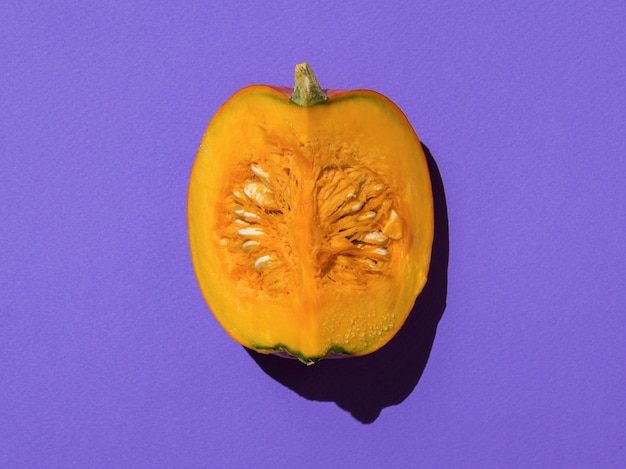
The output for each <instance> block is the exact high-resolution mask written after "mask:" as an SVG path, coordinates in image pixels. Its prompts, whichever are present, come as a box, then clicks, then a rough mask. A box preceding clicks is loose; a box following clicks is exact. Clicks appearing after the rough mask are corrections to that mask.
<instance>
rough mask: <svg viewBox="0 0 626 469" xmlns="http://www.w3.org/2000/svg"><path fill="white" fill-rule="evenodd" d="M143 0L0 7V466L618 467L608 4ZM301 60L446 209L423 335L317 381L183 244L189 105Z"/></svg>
mask: <svg viewBox="0 0 626 469" xmlns="http://www.w3.org/2000/svg"><path fill="white" fill-rule="evenodd" d="M87 3H91V2H87ZM164 3H169V4H168V5H164V4H163V3H162V4H153V3H151V2H145V3H140V2H127V3H123V2H110V3H109V2H93V4H91V5H89V4H82V3H77V4H76V5H75V6H69V3H68V4H66V5H65V6H60V5H61V4H57V5H56V6H55V5H54V4H53V3H46V2H43V3H42V2H8V3H6V2H5V3H4V4H3V6H0V17H2V18H3V20H2V27H1V28H0V71H1V73H0V386H1V387H0V467H3V468H4V467H7V468H14V467H15V468H21V467H25V468H26V467H28V468H33V467H46V468H49V467H64V468H68V467H107V468H109V467H141V468H143V467H150V468H154V467H185V468H195V467H298V468H309V467H311V468H316V467H402V468H404V467H524V468H528V467H603V468H612V467H616V468H617V467H626V397H625V396H626V288H625V286H626V242H625V241H626V188H625V187H626V184H625V181H626V156H625V155H626V28H624V21H625V20H626V6H624V5H626V4H624V3H623V2H616V1H613V2H610V1H607V2H564V1H557V2H548V4H546V2H529V1H526V2H492V1H486V2H409V1H407V2H386V3H374V2H372V3H370V4H367V3H365V2H356V1H345V2H277V3H274V4H271V5H270V4H267V5H266V4H264V3H263V2H247V3H244V2H230V1H229V2H186V3H180V4H179V5H176V4H175V2H164ZM303 61H308V62H309V63H310V64H311V65H312V66H313V68H314V70H315V72H316V75H317V77H318V79H319V80H320V82H321V84H322V86H324V87H327V88H343V89H353V88H369V89H375V90H377V91H379V92H381V93H383V94H385V95H387V96H388V97H389V98H390V99H392V100H393V101H394V102H395V103H396V104H398V106H400V107H401V108H402V110H403V111H404V112H405V114H406V115H407V117H408V119H409V120H410V121H411V123H412V125H413V126H414V128H415V130H416V131H417V133H418V135H419V136H420V138H421V139H422V141H423V142H424V144H425V145H426V146H427V148H428V150H429V151H430V154H431V156H432V161H431V163H432V164H433V165H434V168H435V169H436V171H437V172H438V173H439V174H440V177H441V181H442V185H440V187H439V193H438V197H439V204H440V205H439V208H440V209H441V210H442V211H441V213H440V215H442V216H443V218H440V220H439V221H440V224H441V226H440V227H442V229H443V228H445V227H446V223H445V222H446V221H447V224H448V226H449V233H444V235H442V236H441V237H440V243H441V244H440V248H441V252H442V257H441V259H440V261H441V265H439V267H438V270H437V275H438V276H439V281H440V282H442V283H441V284H440V285H439V288H438V289H435V290H432V291H431V294H432V298H430V297H429V299H428V301H426V300H424V304H423V305H422V310H424V307H427V306H429V305H432V304H434V302H435V301H437V302H438V303H437V304H438V305H440V306H441V308H442V309H441V311H438V312H437V314H438V315H439V316H441V318H440V321H439V322H438V327H437V329H436V335H434V339H433V337H430V336H429V337H426V336H427V335H428V334H426V333H420V330H422V329H420V327H422V325H423V323H421V322H419V321H422V319H420V318H412V320H413V321H414V322H413V323H412V325H411V326H410V328H408V329H407V330H406V331H405V330H403V333H404V335H403V336H402V337H400V339H399V342H398V344H400V345H397V344H396V345H395V348H393V347H394V346H393V345H390V348H389V350H388V351H387V352H385V349H383V350H382V351H381V355H379V358H371V359H370V360H371V361H369V362H367V361H363V360H361V359H355V360H357V361H355V362H353V363H354V364H353V365H349V366H351V367H352V368H350V370H351V371H350V372H349V373H348V374H344V375H343V377H342V376H341V374H342V371H341V370H344V369H345V368H337V367H338V366H340V365H336V364H328V365H325V364H324V362H322V363H320V364H318V365H319V368H318V365H315V366H314V367H310V368H304V367H302V368H294V367H293V366H291V365H292V364H293V363H290V364H285V363H284V362H278V363H275V362H273V361H270V362H267V361H263V360H259V357H256V356H254V355H250V354H249V353H247V352H246V351H245V350H244V349H243V348H242V347H241V346H239V345H237V344H236V343H235V342H233V341H232V340H231V339H230V338H228V336H227V335H226V333H225V332H223V330H222V329H221V328H220V327H219V325H218V324H217V322H216V321H215V320H214V319H213V317H212V315H211V313H210V310H209V309H208V307H207V306H206V304H205V302H204V299H203V298H202V295H201V293H200V291H199V288H198V286H197V282H196V279H195V276H194V272H193V268H192V265H191V260H190V256H189V247H188V242H187V224H186V197H187V184H188V181H189V174H190V170H191V166H192V164H193V160H194V157H195V153H196V151H197V148H198V145H199V143H200V139H201V137H202V134H203V132H204V130H205V128H206V125H207V123H208V121H209V119H210V118H211V117H212V115H213V114H214V113H215V112H216V111H217V109H218V108H219V106H220V105H221V104H222V103H223V102H224V101H225V100H226V99H228V98H229V97H230V96H231V95H232V94H233V93H234V92H236V91H237V90H238V89H239V88H241V87H243V86H246V85H248V84H252V83H268V84H275V85H291V82H292V79H293V78H292V77H293V67H294V65H295V64H296V63H300V62H303ZM446 205H447V210H446ZM448 255H449V260H448V258H447V256H448ZM437 295H438V296H437ZM431 299H432V302H431ZM444 304H445V310H444V309H443V305H444ZM422 310H420V311H422ZM441 313H443V315H441ZM437 314H434V313H433V314H431V319H432V321H431V323H429V324H430V325H429V327H431V328H432V332H433V333H434V327H435V326H436V325H437V320H438V319H439V317H435V316H437ZM427 315H428V313H427ZM413 333H415V334H417V337H418V338H417V340H415V341H412V337H413V336H412V335H411V334H413ZM420 334H421V335H420ZM392 344H393V342H392ZM431 346H432V349H431ZM385 353H386V354H387V355H384V354H385ZM412 354H414V355H413V356H412ZM426 359H428V362H427V363H426ZM359 360H361V361H359ZM365 360H366V359H365ZM420 360H421V361H420ZM387 365H390V366H387ZM424 365H425V366H424ZM338 370H339V371H338ZM335 378H336V379H335ZM348 378H349V379H348ZM351 383H352V384H351ZM326 389H328V390H327V391H326Z"/></svg>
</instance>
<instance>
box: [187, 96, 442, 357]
mask: <svg viewBox="0 0 626 469" xmlns="http://www.w3.org/2000/svg"><path fill="white" fill-rule="evenodd" d="M205 142H207V143H206V144H205ZM390 155H401V156H399V157H397V158H394V157H393V156H390ZM407 155H408V156H407ZM409 174H413V175H415V176H414V177H407V175H409ZM416 181H417V182H416ZM189 219H190V240H191V245H192V256H193V258H194V265H195V266H196V271H197V274H198V279H199V282H200V286H201V289H202V291H203V293H204V294H205V297H206V298H207V299H208V301H209V305H210V307H211V309H212V311H213V313H214V314H215V316H216V317H217V318H218V320H219V321H220V323H221V324H222V326H223V327H224V328H225V329H226V330H227V332H228V333H229V334H230V335H231V336H232V337H233V338H234V339H235V340H237V341H238V342H240V343H242V344H243V345H246V346H249V347H252V348H256V349H258V350H260V351H264V352H268V351H274V350H288V351H289V352H290V353H292V354H294V355H297V356H299V357H300V359H301V360H303V361H307V360H310V359H313V358H314V357H320V358H321V357H323V356H325V355H326V354H327V353H329V351H332V350H340V351H343V352H345V353H348V354H357V355H358V354H361V353H369V352H371V351H373V350H375V349H377V348H380V347H381V346H382V345H384V344H385V343H386V342H387V341H388V340H389V339H390V338H391V337H393V335H394V334H395V333H396V332H397V330H398V329H399V328H400V327H401V326H402V324H403V323H404V320H405V319H406V316H407V315H408V313H409V311H410V309H411V307H412V305H413V302H414V300H415V296H416V295H417V294H418V293H419V291H421V289H422V288H423V286H424V284H425V282H426V274H427V271H428V267H429V263H430V248H431V245H432V193H431V188H430V180H429V176H428V168H427V165H426V161H425V158H424V155H423V152H422V150H421V146H420V143H419V140H418V139H417V137H416V136H415V134H414V132H413V130H412V128H411V127H410V125H409V124H408V122H407V121H406V118H405V117H404V115H403V114H402V113H401V111H399V110H398V109H397V108H396V107H395V105H393V104H392V103H391V102H390V101H388V100H387V99H386V98H384V97H382V96H381V95H378V94H377V93H374V92H369V91H353V92H345V93H339V94H337V95H334V96H331V98H330V99H329V101H328V102H327V103H325V104H321V105H316V106H312V107H309V108H302V107H299V106H296V105H294V104H292V103H290V102H289V100H288V99H287V97H285V95H284V92H281V90H275V89H273V88H271V87H267V86H259V85H257V86H252V87H248V88H245V89H244V90H242V91H240V92H239V93H237V94H236V95H235V96H233V98H231V100H229V101H228V102H227V103H226V104H225V105H224V106H223V107H222V108H221V109H220V111H219V112H218V114H216V116H215V117H214V119H213V120H212V121H211V123H210V124H209V127H208V129H207V132H206V134H205V137H204V139H203V145H202V146H201V149H200V151H199V153H198V158H197V160H196V164H195V165H194V169H193V174H192V180H191V184H190V193H189ZM226 285H228V286H226Z"/></svg>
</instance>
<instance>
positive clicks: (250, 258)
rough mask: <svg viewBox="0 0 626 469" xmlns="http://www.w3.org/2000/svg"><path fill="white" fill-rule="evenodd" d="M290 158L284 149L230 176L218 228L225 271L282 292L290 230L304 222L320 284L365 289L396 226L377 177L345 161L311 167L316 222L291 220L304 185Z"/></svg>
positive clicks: (391, 200) (384, 259) (388, 253)
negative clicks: (309, 229)
mask: <svg viewBox="0 0 626 469" xmlns="http://www.w3.org/2000/svg"><path fill="white" fill-rule="evenodd" d="M291 156H292V155H291ZM292 161H293V158H290V155H289V154H280V155H273V157H266V158H263V159H258V160H257V159H254V160H252V158H251V161H249V162H248V163H247V164H246V165H244V166H242V167H241V170H240V171H238V172H237V173H236V174H238V175H239V176H237V177H235V178H234V179H235V181H236V182H235V183H234V188H233V190H232V192H231V193H230V194H229V195H228V196H227V197H226V199H227V200H226V203H225V205H224V207H225V212H224V213H223V216H224V217H226V220H225V223H222V224H221V225H220V226H222V227H224V228H223V229H222V230H221V231H222V232H221V233H219V235H220V237H221V238H222V239H223V240H225V242H223V244H225V246H226V248H227V249H228V250H229V251H230V254H231V256H232V257H231V258H233V259H234V263H233V264H231V266H230V267H231V274H235V275H236V277H238V278H240V279H241V280H244V279H245V281H248V282H250V283H251V286H254V287H255V288H256V289H259V290H264V291H266V292H268V293H270V294H282V293H286V292H288V291H289V288H290V287H289V286H290V285H291V288H293V285H296V284H297V283H294V282H293V279H294V276H295V275H296V272H298V268H297V266H296V265H295V263H296V262H297V260H296V259H295V257H294V254H293V249H292V246H291V245H290V239H291V238H290V236H289V233H290V229H289V228H290V227H293V226H301V224H303V223H306V224H312V225H317V226H314V227H312V230H317V233H314V234H312V236H313V238H312V239H316V240H319V242H318V243H313V244H317V246H315V247H314V248H313V252H312V253H311V256H312V262H313V266H314V269H315V271H316V275H317V277H318V281H319V282H320V283H322V284H324V283H328V282H341V283H344V284H346V286H352V287H361V288H366V287H367V286H368V284H369V283H370V282H372V281H374V279H375V278H377V277H380V276H384V275H385V272H386V271H387V270H388V268H389V266H390V263H391V259H392V258H393V253H394V245H395V243H396V242H397V240H399V239H401V238H402V234H403V226H402V225H403V224H402V221H401V219H400V216H399V215H398V213H397V212H396V211H395V210H394V205H395V204H396V197H395V196H394V194H393V193H392V191H391V189H390V188H389V187H388V185H386V184H384V182H383V179H384V178H383V176H381V175H379V174H377V173H375V172H374V171H373V170H371V169H368V168H363V167H355V166H350V165H346V166H341V165H339V164H331V165H327V166H325V167H322V168H319V169H317V170H316V169H315V168H314V171H315V172H316V174H317V177H316V179H315V183H314V186H313V188H312V194H311V197H312V198H313V205H312V206H313V207H314V211H315V220H297V219H295V218H296V217H295V213H294V210H293V208H294V207H295V204H297V203H298V202H297V195H298V194H299V191H300V190H302V188H303V187H304V184H303V181H298V180H297V178H296V176H295V171H292V170H291V169H290V167H293V165H292V164H291V162H292Z"/></svg>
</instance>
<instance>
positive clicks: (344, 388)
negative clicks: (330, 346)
mask: <svg viewBox="0 0 626 469" xmlns="http://www.w3.org/2000/svg"><path fill="white" fill-rule="evenodd" d="M422 147H423V149H424V153H425V154H426V159H427V161H428V169H429V171H430V177H431V181H432V186H433V198H434V212H435V233H434V240H433V251H432V259H431V265H430V271H429V275H428V281H427V283H426V285H425V287H424V289H423V290H422V293H421V294H420V295H419V297H418V298H417V300H416V301H415V304H414V306H413V309H412V310H411V313H410V315H409V317H408V318H407V320H406V322H405V324H404V325H403V326H402V328H401V329H400V331H399V332H398V333H397V334H396V336H395V337H394V338H393V339H392V340H391V341H390V342H389V343H388V344H387V345H385V346H384V347H383V348H382V349H380V350H378V351H377V352H375V353H372V354H370V355H366V356H363V357H352V358H347V359H336V360H322V361H320V362H318V363H316V364H315V365H313V366H309V367H307V366H304V365H303V364H302V363H300V362H298V361H297V360H289V359H285V358H281V357H277V356H272V355H263V354H260V353H256V352H254V351H251V350H248V349H246V350H247V351H248V353H249V354H250V356H251V357H252V358H253V359H254V361H255V362H256V363H257V364H258V365H259V367H261V369H262V370H263V371H264V372H265V373H267V374H268V375H269V376H271V377H272V378H273V379H275V380H276V381H278V382H279V383H281V384H283V385H284V386H286V387H288V388H289V389H291V390H293V391H295V392H296V393H298V394H299V395H301V396H302V397H304V398H306V399H309V400H315V401H332V402H335V403H336V404H337V405H338V406H339V407H341V408H342V409H344V410H346V411H348V412H350V413H351V414H352V416H353V417H354V418H355V419H357V420H359V421H360V422H362V423H372V422H374V421H375V420H376V419H377V418H378V416H379V415H380V413H381V411H382V409H384V408H385V407H389V406H392V405H397V404H400V403H401V402H403V401H404V400H405V399H406V398H407V397H408V396H409V395H410V394H411V392H412V391H413V389H415V386H416V385H417V383H418V381H419V379H420V377H421V376H422V373H423V371H424V369H425V367H426V363H427V362H428V357H429V355H430V351H431V349H432V346H433V342H434V340H435V333H436V330H437V325H438V323H439V320H440V319H441V317H442V315H443V312H444V310H445V308H446V295H447V289H448V258H449V231H448V210H447V204H446V197H445V191H444V187H443V182H442V179H441V174H440V173H439V169H438V168H437V164H436V163H435V160H434V158H433V157H432V154H431V153H430V150H429V149H428V147H426V145H424V144H423V143H422Z"/></svg>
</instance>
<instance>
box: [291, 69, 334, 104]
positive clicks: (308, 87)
mask: <svg viewBox="0 0 626 469" xmlns="http://www.w3.org/2000/svg"><path fill="white" fill-rule="evenodd" d="M295 81H296V83H295V86H294V88H293V94H292V95H291V101H292V102H294V103H296V104H297V105H298V106H303V107H308V106H313V105H315V104H319V103H323V102H324V101H326V100H327V99H328V96H326V93H324V90H323V89H322V87H321V86H320V84H319V82H318V81H317V78H315V74H314V73H313V70H312V69H311V66H310V65H309V64H308V63H306V62H304V63H301V64H298V65H296V72H295Z"/></svg>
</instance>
